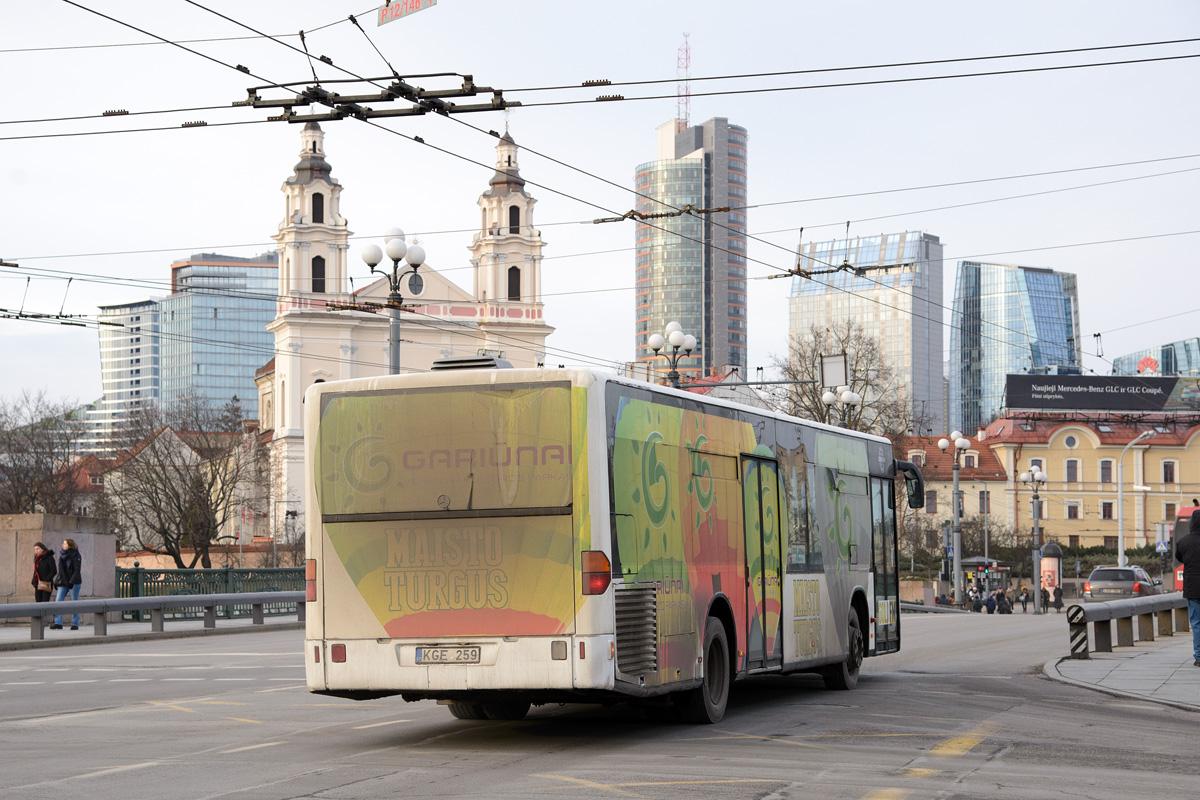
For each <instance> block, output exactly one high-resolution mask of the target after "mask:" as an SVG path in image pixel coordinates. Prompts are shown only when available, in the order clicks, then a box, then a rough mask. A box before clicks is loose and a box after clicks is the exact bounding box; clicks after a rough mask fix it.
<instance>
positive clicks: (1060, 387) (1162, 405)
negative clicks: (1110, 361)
mask: <svg viewBox="0 0 1200 800" xmlns="http://www.w3.org/2000/svg"><path fill="white" fill-rule="evenodd" d="M1006 392H1007V402H1006V405H1007V407H1008V409H1009V410H1010V411H1168V412H1181V413H1189V412H1190V413H1197V412H1200V378H1160V377H1136V376H1124V375H1009V376H1008V380H1007V388H1006Z"/></svg>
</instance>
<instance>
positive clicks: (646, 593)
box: [613, 587, 658, 675]
mask: <svg viewBox="0 0 1200 800" xmlns="http://www.w3.org/2000/svg"><path fill="white" fill-rule="evenodd" d="M657 591H658V590H657V589H655V588H654V587H650V588H647V589H621V590H620V591H617V592H614V593H613V597H614V598H615V599H616V602H617V669H618V670H620V671H621V672H623V673H625V674H626V675H645V674H646V673H648V672H655V671H657V670H658V603H657V599H656V594H657Z"/></svg>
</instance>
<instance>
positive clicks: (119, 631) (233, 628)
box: [0, 614, 1200, 672]
mask: <svg viewBox="0 0 1200 800" xmlns="http://www.w3.org/2000/svg"><path fill="white" fill-rule="evenodd" d="M64 621H65V622H66V624H67V627H66V628H64V629H63V630H61V631H52V630H49V628H47V629H46V631H45V632H44V634H43V635H44V636H45V637H46V638H45V639H43V640H42V641H34V640H32V639H30V638H29V625H28V623H26V624H22V625H0V652H2V651H6V650H35V649H40V648H44V647H71V646H74V645H82V644H113V643H116V642H139V641H147V640H150V639H181V638H184V637H188V636H220V635H223V634H227V633H261V632H263V631H300V630H304V623H303V622H297V621H296V615H295V614H288V615H285V616H268V617H265V618H264V620H263V624H262V625H255V624H253V622H252V620H251V619H250V618H249V617H244V618H238V619H232V620H226V619H218V620H217V627H215V628H205V627H204V620H203V619H180V620H172V619H168V620H166V621H164V623H163V631H162V633H155V632H153V631H151V630H150V621H149V620H146V621H145V622H110V623H108V635H107V636H96V635H94V634H93V632H92V623H91V615H90V614H85V615H82V618H81V619H80V625H79V630H77V631H73V630H70V629H69V628H70V625H71V619H70V617H67V618H66V619H65V620H64ZM1196 671H1197V672H1200V670H1196Z"/></svg>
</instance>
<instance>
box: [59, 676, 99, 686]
mask: <svg viewBox="0 0 1200 800" xmlns="http://www.w3.org/2000/svg"><path fill="white" fill-rule="evenodd" d="M97 680H98V678H91V679H90V680H86V681H55V682H54V685H55V686H57V685H58V684H60V683H95V682H96V681H97Z"/></svg>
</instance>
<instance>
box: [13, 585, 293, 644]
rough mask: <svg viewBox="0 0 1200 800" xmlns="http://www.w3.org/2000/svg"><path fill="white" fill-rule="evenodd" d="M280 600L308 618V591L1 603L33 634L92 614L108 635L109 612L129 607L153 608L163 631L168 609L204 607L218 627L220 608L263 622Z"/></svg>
mask: <svg viewBox="0 0 1200 800" xmlns="http://www.w3.org/2000/svg"><path fill="white" fill-rule="evenodd" d="M279 603H287V604H295V607H296V612H295V613H296V618H297V619H298V620H299V621H300V622H304V612H305V604H304V592H239V593H236V594H228V593H225V594H191V595H183V594H179V595H164V596H159V597H109V598H96V599H92V600H63V601H62V602H57V601H54V602H49V603H12V604H9V605H0V619H23V618H25V617H28V618H29V638H30V639H32V640H34V641H39V640H41V639H44V638H45V630H46V626H47V625H49V624H50V622H51V620H53V619H54V617H55V616H64V617H65V616H68V615H72V614H91V615H92V628H93V632H94V634H95V635H96V636H107V635H108V615H109V614H118V613H121V614H123V613H125V612H127V611H149V612H150V630H151V631H154V632H155V633H160V632H162V630H163V621H164V619H165V618H166V612H168V611H171V610H175V609H180V608H196V609H202V610H203V613H204V627H205V628H215V627H217V609H219V608H221V607H223V606H232V605H239V606H249V607H250V616H251V618H252V620H253V623H254V624H255V625H262V624H263V616H264V608H266V607H268V606H270V605H272V604H279Z"/></svg>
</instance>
